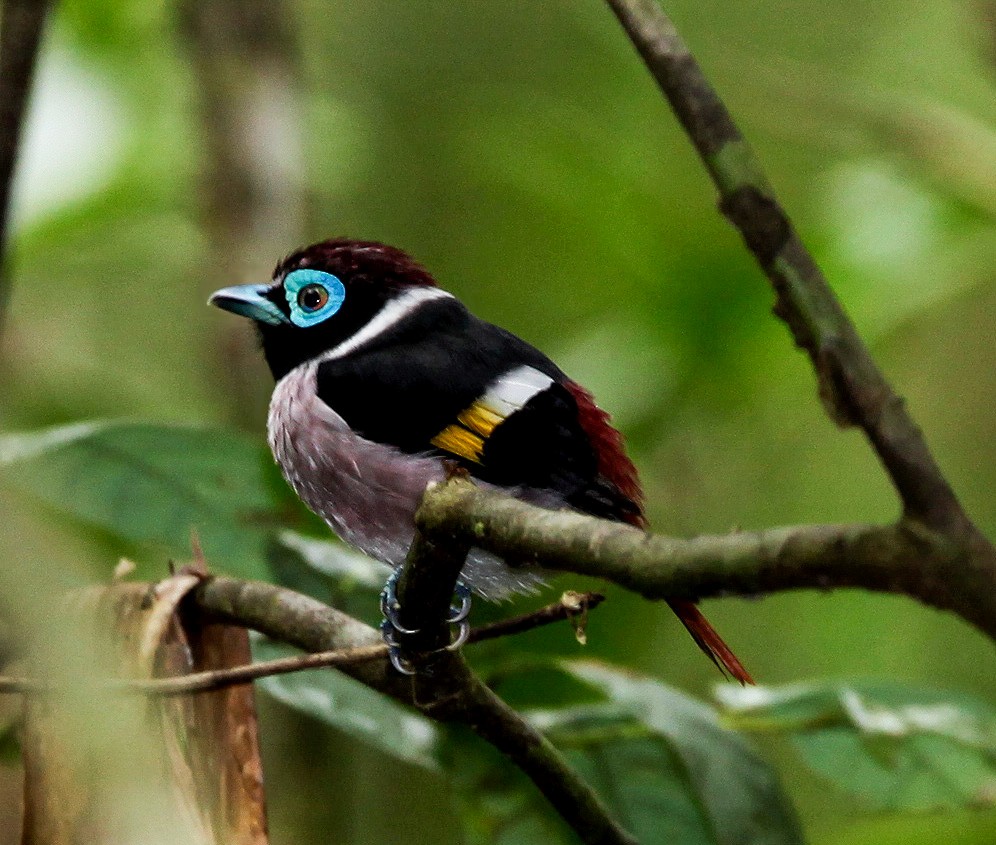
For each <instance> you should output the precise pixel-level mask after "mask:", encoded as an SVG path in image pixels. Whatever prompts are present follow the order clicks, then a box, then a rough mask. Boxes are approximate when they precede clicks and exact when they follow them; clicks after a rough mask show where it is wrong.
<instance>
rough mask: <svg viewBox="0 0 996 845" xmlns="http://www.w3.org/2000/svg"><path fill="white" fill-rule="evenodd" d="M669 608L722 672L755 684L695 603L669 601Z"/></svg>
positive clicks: (743, 682)
mask: <svg viewBox="0 0 996 845" xmlns="http://www.w3.org/2000/svg"><path fill="white" fill-rule="evenodd" d="M668 606H669V607H670V608H671V610H673V611H674V612H675V615H676V616H677V617H678V618H679V619H680V620H681V624H682V625H684V626H685V628H687V629H688V633H689V634H691V635H692V639H693V640H695V643H696V645H698V647H699V648H700V649H702V651H704V652H705V653H706V655H707V656H708V657H709V659H710V660H712V662H713V663H715V664H716V665H717V666H718V667H719V669H720V671H721V672H725V673H727V674H729V675H731V676H732V677H733V678H735V679H736V680H738V681H740V683H741V684H753V683H754V679H753V678H752V677H751V676H750V673H749V672H748V671H747V670H746V669H744V667H743V664H742V663H741V662H740V661H739V660H738V659H737V656H736V655H735V654H734V653H733V652H732V651H731V650H730V647H729V646H728V645H727V644H726V643H725V642H723V638H722V637H721V636H720V635H719V634H717V633H716V629H715V628H713V627H712V625H710V624H709V620H708V619H706V618H705V616H703V615H702V611H701V610H699V609H698V607H696V606H695V603H694V602H690V601H668Z"/></svg>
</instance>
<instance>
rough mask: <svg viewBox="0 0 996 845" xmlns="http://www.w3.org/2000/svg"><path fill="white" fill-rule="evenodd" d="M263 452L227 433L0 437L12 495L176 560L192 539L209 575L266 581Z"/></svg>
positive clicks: (105, 428)
mask: <svg viewBox="0 0 996 845" xmlns="http://www.w3.org/2000/svg"><path fill="white" fill-rule="evenodd" d="M267 463H270V458H269V455H267V454H266V452H265V447H264V446H262V445H260V444H257V443H255V442H253V441H251V440H249V439H247V438H243V437H241V436H238V435H236V434H233V433H231V432H223V431H211V430H207V429H198V428H187V427H181V426H169V425H151V424H143V423H129V422H84V423H78V424H75V425H69V426H63V427H58V428H50V429H45V430H43V431H38V432H31V433H27V434H11V435H6V436H4V437H0V467H3V471H4V474H5V476H6V477H7V478H9V479H10V481H12V482H13V483H14V484H15V485H17V486H19V487H20V488H22V489H23V490H25V491H27V492H29V493H31V494H33V495H34V496H36V497H38V498H39V499H41V500H42V501H44V502H46V503H48V504H49V505H52V506H53V507H55V508H57V509H59V510H60V511H63V512H64V513H67V514H70V515H72V516H74V517H76V518H77V519H80V520H82V521H83V522H85V523H87V524H90V525H93V526H97V527H100V528H103V529H105V530H107V531H110V532H111V533H113V534H114V535H116V536H118V537H120V538H122V539H124V540H127V541H130V542H134V543H139V544H143V545H144V544H155V545H156V546H159V547H161V548H162V549H163V550H164V551H165V552H166V553H167V554H169V555H171V556H173V557H177V558H187V557H189V555H190V537H191V531H192V530H196V532H197V533H198V535H199V537H200V540H201V544H202V545H203V548H204V553H205V555H206V557H207V560H208V564H209V565H210V566H211V567H212V568H215V567H216V568H218V569H223V570H225V571H228V572H231V573H234V574H238V575H242V576H245V577H254V578H260V577H266V573H267V569H266V564H265V560H266V538H267V536H268V534H269V533H271V532H272V530H273V528H274V527H275V526H276V525H277V524H278V522H279V515H278V513H277V502H276V500H275V497H274V496H273V494H272V493H271V492H270V490H269V485H268V484H267V480H266V473H265V466H266V464H267Z"/></svg>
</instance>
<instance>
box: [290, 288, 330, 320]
mask: <svg viewBox="0 0 996 845" xmlns="http://www.w3.org/2000/svg"><path fill="white" fill-rule="evenodd" d="M328 301H329V292H328V291H327V290H326V289H325V288H324V287H322V286H321V285H305V286H304V287H303V288H301V290H299V291H298V293H297V304H298V305H299V306H300V307H301V310H302V311H305V312H307V313H309V314H312V313H314V312H315V311H318V310H319V309H320V308H323V307H324V306H325V303H326V302H328Z"/></svg>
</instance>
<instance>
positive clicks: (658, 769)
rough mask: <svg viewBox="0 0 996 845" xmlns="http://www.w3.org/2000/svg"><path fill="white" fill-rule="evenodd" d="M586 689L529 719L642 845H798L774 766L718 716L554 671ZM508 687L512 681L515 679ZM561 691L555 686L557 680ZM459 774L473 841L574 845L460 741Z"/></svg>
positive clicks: (618, 676) (613, 680)
mask: <svg viewBox="0 0 996 845" xmlns="http://www.w3.org/2000/svg"><path fill="white" fill-rule="evenodd" d="M548 672H549V675H550V676H552V677H553V678H554V679H555V678H556V676H557V675H561V677H563V675H562V674H561V673H566V675H567V676H568V677H569V678H570V679H573V681H574V682H575V683H577V682H578V681H580V682H582V683H583V684H584V685H585V688H586V690H587V693H588V695H587V697H588V698H589V699H591V698H592V697H593V693H594V694H596V695H597V698H598V700H597V701H596V702H595V703H586V704H583V705H576V706H569V707H557V708H553V709H545V710H542V711H533V712H532V713H530V714H529V715H530V718H531V719H532V721H533V722H534V724H535V725H536V726H537V727H539V728H540V729H541V730H543V731H544V732H545V733H546V734H547V736H548V737H549V738H550V739H551V740H552V741H553V743H554V744H555V745H556V746H557V747H558V748H560V749H561V750H562V751H563V752H564V753H565V755H566V756H567V758H568V760H569V762H570V763H571V765H572V766H574V767H575V768H576V769H577V770H578V772H579V773H580V774H581V776H582V777H583V778H584V779H585V780H586V781H587V782H588V783H589V784H591V785H592V786H593V787H594V788H595V790H596V791H597V792H598V793H599V795H600V796H601V797H602V798H603V800H605V801H606V803H607V804H608V805H609V807H610V810H611V812H612V813H613V815H614V817H615V818H616V819H617V820H618V821H619V822H620V824H621V825H622V826H623V827H624V828H626V829H627V830H628V831H629V832H630V833H632V834H633V835H634V836H635V837H636V839H637V840H638V841H639V842H641V843H643V845H654V843H674V842H681V843H683V845H685V844H686V843H687V845H700V844H701V845H741V843H751V845H797V844H798V843H801V842H802V834H801V832H800V830H799V826H798V821H797V819H796V816H795V813H794V811H793V809H792V807H791V805H790V804H789V802H788V800H787V798H786V797H785V795H784V794H783V792H782V791H781V788H780V786H779V784H778V781H777V778H776V777H775V774H774V772H773V770H772V769H771V767H770V766H769V765H768V764H767V763H766V762H765V761H764V760H762V759H761V758H760V757H759V756H758V754H757V753H756V752H755V751H754V749H753V748H752V747H751V746H750V744H749V743H748V742H747V741H745V740H744V739H743V737H741V736H739V735H738V734H736V733H734V732H733V731H730V730H728V729H726V728H724V727H722V726H721V725H720V723H719V719H718V717H717V714H716V712H715V711H714V710H713V709H712V708H710V707H709V706H707V705H705V704H703V703H701V702H698V701H695V700H693V699H690V698H688V697H686V696H684V695H682V694H681V693H678V692H676V691H675V690H672V689H669V688H668V687H666V686H664V685H663V684H660V683H658V682H656V681H653V680H650V679H646V678H642V677H639V676H636V675H631V674H625V673H623V672H621V671H619V670H615V669H612V668H609V667H606V666H602V665H596V664H592V663H585V662H569V663H565V664H561V666H560V668H559V669H558V668H557V667H555V666H553V665H550V666H549V668H548ZM512 681H513V683H514V678H513V679H512ZM558 683H559V682H558ZM458 752H459V753H455V752H453V751H452V750H451V751H450V756H451V757H453V758H454V760H455V770H454V776H455V778H456V782H457V785H458V787H459V790H460V793H461V797H462V799H463V802H464V804H465V805H466V808H467V809H466V811H465V813H464V818H465V822H466V825H467V833H468V836H469V837H470V839H471V840H472V841H474V842H481V843H483V842H498V843H509V845H511V843H516V845H532V843H536V845H553V843H565V845H566V843H573V842H575V841H576V837H575V836H574V835H573V834H572V833H570V832H569V831H567V830H566V829H565V828H564V825H563V823H562V822H561V821H560V820H559V819H557V818H556V817H555V816H554V815H553V813H552V811H551V810H550V808H549V806H548V805H546V803H545V802H544V801H543V800H542V799H541V798H540V796H539V794H538V793H537V792H536V789H535V787H533V786H532V785H530V784H528V782H526V781H525V780H524V778H523V777H521V776H520V775H519V774H517V773H513V772H510V771H508V767H507V765H505V766H504V767H503V764H502V762H501V761H499V760H497V759H495V760H491V761H490V764H489V763H488V760H489V757H488V752H486V751H483V750H481V751H478V753H477V756H476V758H472V756H471V754H470V752H469V750H468V747H467V744H466V743H462V744H461V745H460V747H459V748H458Z"/></svg>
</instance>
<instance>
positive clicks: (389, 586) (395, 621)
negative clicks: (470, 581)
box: [380, 569, 471, 675]
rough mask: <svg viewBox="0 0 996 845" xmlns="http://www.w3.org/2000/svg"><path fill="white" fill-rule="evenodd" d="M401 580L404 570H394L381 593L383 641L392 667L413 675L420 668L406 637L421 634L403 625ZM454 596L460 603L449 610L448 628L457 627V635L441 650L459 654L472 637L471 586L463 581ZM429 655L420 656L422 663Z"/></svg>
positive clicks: (381, 631)
mask: <svg viewBox="0 0 996 845" xmlns="http://www.w3.org/2000/svg"><path fill="white" fill-rule="evenodd" d="M400 577H401V570H400V569H395V570H394V572H392V573H391V577H390V578H388V579H387V583H386V584H385V585H384V589H383V590H381V593H380V612H381V613H382V614H383V615H384V619H383V621H382V622H381V623H380V633H381V636H382V637H383V638H384V642H385V643H387V646H388V656H389V657H390V660H391V665H392V666H393V667H394V668H395V669H397V670H398V672H400V673H401V674H402V675H414V674H415V673H416V672H417V671H418V668H417V666H416V665H415V661H414V660H413V659H412V656H411V655H410V654H409V653H406V650H405V646H404V639H405V637H411V636H413V635H415V634H418V633H419V629H418V628H406V627H405V626H404V625H402V624H401V603H400V602H399V601H398V579H399V578H400ZM453 597H454V598H455V599H456V600H457V603H456V604H454V605H452V606H451V607H450V612H449V614H448V615H447V617H446V624H447V625H456V626H458V627H457V631H456V635H455V636H454V637H453V639H452V641H451V642H450V644H449V645H448V646H446V648H444V649H440V650H439V651H456V650H457V649H458V648H460V647H461V646H462V645H463V644H464V643H465V642H467V637H468V636H469V635H470V623H469V622H468V621H467V617H468V616H469V615H470V605H471V600H470V587H468V586H467V585H466V584H464V583H463V582H462V581H457V583H456V589H455V591H454V593H453ZM436 653H438V652H431V653H430V655H425V654H422V655H419V661H420V662H422V661H424V660H425V659H426V658H427V657H429V656H431V654H436Z"/></svg>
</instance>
